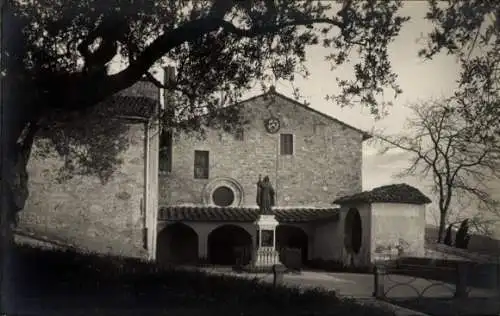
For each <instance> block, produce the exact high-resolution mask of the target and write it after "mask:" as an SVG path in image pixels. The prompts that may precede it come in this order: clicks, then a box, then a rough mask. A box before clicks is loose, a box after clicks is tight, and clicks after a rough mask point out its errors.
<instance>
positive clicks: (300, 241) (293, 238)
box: [276, 224, 309, 264]
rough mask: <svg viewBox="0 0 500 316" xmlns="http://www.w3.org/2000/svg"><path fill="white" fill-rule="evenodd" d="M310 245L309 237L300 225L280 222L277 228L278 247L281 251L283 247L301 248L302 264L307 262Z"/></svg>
mask: <svg viewBox="0 0 500 316" xmlns="http://www.w3.org/2000/svg"><path fill="white" fill-rule="evenodd" d="M308 246H309V237H308V235H307V233H306V232H305V231H304V230H303V229H302V228H300V227H297V226H292V225H286V224H285V225H283V224H280V225H278V227H277V228H276V248H277V250H279V251H280V252H281V250H282V249H285V248H292V249H300V253H301V264H305V263H306V262H307V254H308Z"/></svg>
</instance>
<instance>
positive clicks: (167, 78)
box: [162, 66, 175, 110]
mask: <svg viewBox="0 0 500 316" xmlns="http://www.w3.org/2000/svg"><path fill="white" fill-rule="evenodd" d="M174 81H175V67H174V66H167V67H164V68H163V84H164V85H167V84H169V83H171V82H174ZM162 90H163V91H162V92H163V104H162V108H163V109H169V108H170V109H172V110H174V106H173V105H172V102H173V100H172V98H170V91H168V90H167V89H162Z"/></svg>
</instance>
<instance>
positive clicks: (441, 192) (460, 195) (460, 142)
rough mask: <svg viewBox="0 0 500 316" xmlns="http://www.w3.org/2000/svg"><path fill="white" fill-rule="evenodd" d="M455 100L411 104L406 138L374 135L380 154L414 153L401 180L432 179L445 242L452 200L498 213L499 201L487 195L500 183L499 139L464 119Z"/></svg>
mask: <svg viewBox="0 0 500 316" xmlns="http://www.w3.org/2000/svg"><path fill="white" fill-rule="evenodd" d="M457 102H458V100H457V99H456V98H449V99H441V100H433V101H427V102H421V103H416V104H412V105H411V106H410V108H411V110H412V111H413V114H414V115H413V117H411V118H409V119H408V121H407V122H406V123H407V124H406V126H405V132H404V134H399V135H396V136H390V135H384V134H383V133H374V134H375V135H374V136H376V137H374V140H373V141H374V142H378V143H379V144H381V145H382V147H381V148H382V149H381V152H382V153H385V152H387V151H389V150H392V149H399V150H404V151H407V152H408V153H410V154H411V164H410V165H409V167H408V168H406V169H404V170H403V171H402V172H400V173H399V174H398V176H420V177H422V178H427V179H430V180H432V190H433V193H434V194H436V196H437V197H438V203H437V204H438V209H439V237H438V242H441V241H442V240H443V239H444V233H445V229H446V225H447V223H448V217H449V215H450V212H451V207H452V201H453V200H463V199H464V198H466V197H468V198H470V199H473V200H475V201H477V202H478V205H479V206H480V207H481V210H482V211H486V210H488V211H491V212H496V211H497V210H498V206H499V204H498V201H496V200H494V199H493V198H492V196H491V195H490V192H488V183H489V182H490V181H493V180H495V179H500V173H499V166H500V140H499V138H498V137H497V136H492V135H484V134H483V131H482V130H477V128H476V124H471V123H470V121H469V120H470V119H469V118H464V117H463V116H462V115H461V113H460V111H459V110H458V107H457V105H456V103H457Z"/></svg>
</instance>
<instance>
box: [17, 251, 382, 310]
mask: <svg viewBox="0 0 500 316" xmlns="http://www.w3.org/2000/svg"><path fill="white" fill-rule="evenodd" d="M14 255H15V259H16V260H17V262H16V265H17V267H19V269H16V272H18V273H17V274H16V276H15V277H16V279H15V281H16V282H15V283H16V285H17V286H16V288H17V293H16V295H24V296H26V295H29V296H32V297H39V298H40V299H43V300H44V307H45V308H49V307H47V306H51V307H52V308H57V307H53V306H58V307H60V306H71V307H78V306H86V307H88V306H92V307H93V308H138V307H139V308H141V307H146V308H154V307H158V308H162V309H163V308H165V307H169V308H174V309H175V308H197V309H198V308H199V309H202V310H203V311H204V312H203V313H204V314H205V312H210V313H212V312H214V311H220V313H223V314H225V313H227V314H241V312H246V313H247V314H262V313H264V312H265V313H268V314H276V315H284V314H286V315H294V314H296V313H300V314H303V313H304V311H311V312H318V313H319V314H316V315H321V313H320V312H322V311H324V312H328V314H332V313H334V314H338V315H347V314H353V315H375V316H376V315H387V312H386V311H385V310H382V309H380V310H379V309H375V308H374V307H369V306H362V305H360V304H358V303H356V302H355V301H352V300H345V299H342V298H339V297H337V296H336V295H335V292H333V291H326V290H321V289H310V290H304V289H300V288H291V287H285V286H278V287H273V285H272V284H269V283H264V282H261V281H259V280H258V279H242V278H235V277H231V276H228V275H211V274H207V273H204V272H201V271H187V270H181V269H174V268H165V267H161V266H159V265H156V264H154V263H152V262H147V261H143V260H139V259H132V258H120V257H111V256H101V255H97V254H93V253H86V254H82V253H77V252H74V251H61V250H41V249H36V248H31V247H18V248H17V250H16V251H15V254H14ZM194 303H195V304H194ZM51 304H52V305H51ZM76 305H78V306H76ZM254 312H255V313H254ZM311 315H315V314H314V313H311Z"/></svg>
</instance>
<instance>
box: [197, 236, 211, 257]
mask: <svg viewBox="0 0 500 316" xmlns="http://www.w3.org/2000/svg"><path fill="white" fill-rule="evenodd" d="M197 233H198V259H208V234H209V230H208V229H198V230H197Z"/></svg>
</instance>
